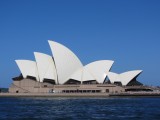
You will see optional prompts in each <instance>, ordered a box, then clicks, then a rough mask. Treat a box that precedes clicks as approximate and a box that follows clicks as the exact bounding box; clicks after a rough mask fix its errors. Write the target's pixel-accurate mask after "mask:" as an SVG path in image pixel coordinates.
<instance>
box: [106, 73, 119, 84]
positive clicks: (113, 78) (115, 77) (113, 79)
mask: <svg viewBox="0 0 160 120" xmlns="http://www.w3.org/2000/svg"><path fill="white" fill-rule="evenodd" d="M108 78H109V80H110V82H111V83H112V84H114V82H121V80H120V79H119V74H117V73H113V72H109V73H108Z"/></svg>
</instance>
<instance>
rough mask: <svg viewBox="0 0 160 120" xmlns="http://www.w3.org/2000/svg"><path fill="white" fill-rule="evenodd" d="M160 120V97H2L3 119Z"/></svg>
mask: <svg viewBox="0 0 160 120" xmlns="http://www.w3.org/2000/svg"><path fill="white" fill-rule="evenodd" d="M3 119H7V120H10V119H11V120H14V119H16V120H18V119H23V120H25V119H26V120H31V119H37V120H42V119H47V120H77V119H78V120H109V119H111V120H142V119H143V120H160V98H98V99H97V98H0V120H3Z"/></svg>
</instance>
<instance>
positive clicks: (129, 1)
mask: <svg viewBox="0 0 160 120" xmlns="http://www.w3.org/2000/svg"><path fill="white" fill-rule="evenodd" d="M159 6H160V1H159V0H0V87H9V86H10V85H11V83H12V78H13V77H16V76H18V75H19V74H20V71H19V69H18V66H17V65H16V63H15V60H17V59H27V60H35V59H34V55H33V52H42V53H46V54H49V55H52V54H51V50H50V48H49V45H48V40H54V41H56V42H59V43H61V44H63V45H65V46H67V47H68V48H70V49H71V50H72V51H73V52H74V53H75V54H76V55H77V56H78V57H79V58H80V60H81V61H82V63H83V64H84V65H86V64H88V63H90V62H93V61H96V60H113V61H115V62H114V64H113V67H112V69H111V71H112V72H116V73H122V72H126V71H130V70H143V73H142V74H141V75H140V76H139V77H138V81H140V82H142V83H143V84H145V85H154V86H158V85H160V7H159Z"/></svg>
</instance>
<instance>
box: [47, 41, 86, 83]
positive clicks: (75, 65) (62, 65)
mask: <svg viewBox="0 0 160 120" xmlns="http://www.w3.org/2000/svg"><path fill="white" fill-rule="evenodd" d="M48 42H49V45H50V48H51V51H52V54H53V57H54V61H55V66H56V70H57V75H58V82H59V84H63V83H65V82H66V81H67V79H68V77H69V76H71V74H73V73H74V72H75V71H76V70H78V69H80V68H81V67H82V66H83V65H82V63H81V61H80V60H79V59H78V57H77V56H76V55H75V54H74V53H73V52H72V51H71V50H69V49H68V48H67V47H65V46H63V45H62V44H59V43H57V42H54V41H50V40H49V41H48Z"/></svg>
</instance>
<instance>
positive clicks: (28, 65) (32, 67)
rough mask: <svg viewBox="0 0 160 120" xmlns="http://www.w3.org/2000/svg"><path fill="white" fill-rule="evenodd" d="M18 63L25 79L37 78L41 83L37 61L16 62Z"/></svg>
mask: <svg viewBox="0 0 160 120" xmlns="http://www.w3.org/2000/svg"><path fill="white" fill-rule="evenodd" d="M16 63H17V65H18V67H19V69H20V71H21V73H22V76H23V77H24V78H27V76H32V77H35V78H36V80H37V81H39V77H38V71H37V65H36V62H35V61H31V60H16Z"/></svg>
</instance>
